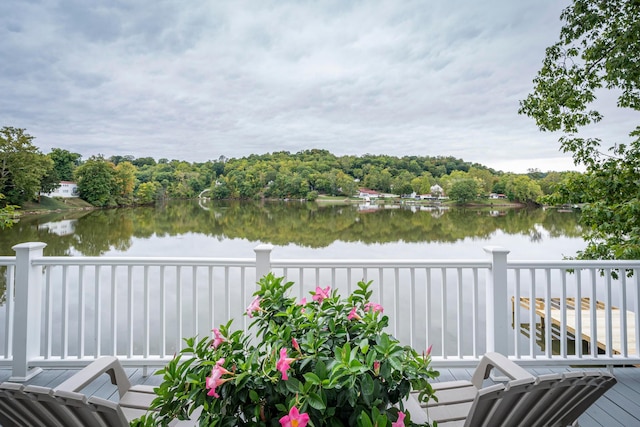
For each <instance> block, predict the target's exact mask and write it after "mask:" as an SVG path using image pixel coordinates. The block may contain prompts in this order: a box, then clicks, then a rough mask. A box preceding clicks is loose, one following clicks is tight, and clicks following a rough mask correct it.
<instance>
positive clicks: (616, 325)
mask: <svg viewBox="0 0 640 427" xmlns="http://www.w3.org/2000/svg"><path fill="white" fill-rule="evenodd" d="M512 299H513V298H512ZM530 304H531V299H530V298H526V297H521V298H520V306H521V307H522V308H524V309H526V310H527V311H528V310H530V307H531V305H530ZM549 305H550V307H549V315H550V318H549V319H548V322H550V323H551V324H552V325H554V326H557V327H560V326H561V325H562V310H561V307H560V299H559V298H551V303H550V304H549ZM534 310H535V312H536V314H537V315H538V316H540V318H541V319H542V323H543V324H544V323H545V322H546V321H547V319H546V315H547V313H546V308H545V300H544V298H536V299H535V303H534ZM591 311H592V307H591V302H590V300H589V298H582V299H581V301H580V306H579V307H578V305H577V304H576V300H575V298H567V306H566V310H565V316H566V327H567V332H568V333H570V334H571V335H573V336H574V337H575V336H577V335H578V323H579V326H580V332H581V337H582V340H584V341H586V342H589V343H590V342H592V340H593V335H594V332H595V337H596V339H595V343H596V345H597V347H598V348H599V349H601V350H603V351H606V349H607V344H606V342H605V339H606V326H607V323H606V320H605V316H606V309H605V305H604V303H602V302H600V301H596V304H595V307H593V311H594V313H593V314H594V318H595V322H596V326H595V328H594V327H593V326H592V313H591ZM621 315H622V313H620V308H618V307H614V306H612V307H611V329H612V330H613V331H617V332H614V333H613V334H612V336H611V348H612V351H613V354H622V353H623V345H622V341H623V340H622V338H623V337H622V334H621V331H622V330H623V328H622V326H623V325H622V322H621V319H622V317H621ZM624 318H625V320H626V325H624V326H625V327H624V330H626V332H627V349H626V350H627V354H635V353H636V341H635V337H636V317H635V313H634V312H632V311H627V312H626V313H625V315H624Z"/></svg>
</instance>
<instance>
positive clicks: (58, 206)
mask: <svg viewBox="0 0 640 427" xmlns="http://www.w3.org/2000/svg"><path fill="white" fill-rule="evenodd" d="M92 207H93V205H91V204H90V203H87V202H85V201H84V200H82V199H80V198H78V197H70V198H57V197H56V198H52V197H45V196H41V197H40V202H39V203H38V202H26V203H25V204H24V205H23V206H22V207H21V208H20V210H19V212H22V213H27V212H46V211H66V210H75V209H86V208H92Z"/></svg>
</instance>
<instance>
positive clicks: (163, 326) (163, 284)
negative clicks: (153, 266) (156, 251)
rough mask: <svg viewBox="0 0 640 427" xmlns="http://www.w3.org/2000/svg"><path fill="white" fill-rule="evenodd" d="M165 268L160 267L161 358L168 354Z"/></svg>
mask: <svg viewBox="0 0 640 427" xmlns="http://www.w3.org/2000/svg"><path fill="white" fill-rule="evenodd" d="M164 275H165V267H164V265H161V266H160V357H161V358H163V357H164V356H165V355H166V352H167V316H166V313H167V289H166V282H165V276H164Z"/></svg>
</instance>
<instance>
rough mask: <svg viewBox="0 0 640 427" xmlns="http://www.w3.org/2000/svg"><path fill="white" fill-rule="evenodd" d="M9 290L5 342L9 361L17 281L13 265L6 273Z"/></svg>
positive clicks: (11, 355)
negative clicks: (15, 282)
mask: <svg viewBox="0 0 640 427" xmlns="http://www.w3.org/2000/svg"><path fill="white" fill-rule="evenodd" d="M6 278H7V289H6V290H5V296H6V301H7V302H6V303H5V304H6V312H5V321H6V323H5V334H4V337H5V341H4V348H5V351H4V358H5V359H9V358H11V357H13V319H14V317H13V316H14V313H13V312H14V303H13V295H14V287H15V286H14V281H15V267H14V266H13V265H7V271H6Z"/></svg>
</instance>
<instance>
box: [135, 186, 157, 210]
mask: <svg viewBox="0 0 640 427" xmlns="http://www.w3.org/2000/svg"><path fill="white" fill-rule="evenodd" d="M161 188H162V187H161V185H160V184H158V183H157V182H143V183H142V184H140V185H139V186H138V189H137V190H136V193H135V195H136V202H138V203H140V204H143V205H144V204H149V203H152V202H154V201H155V200H156V199H157V196H158V192H159V191H160V189H161Z"/></svg>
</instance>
